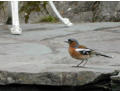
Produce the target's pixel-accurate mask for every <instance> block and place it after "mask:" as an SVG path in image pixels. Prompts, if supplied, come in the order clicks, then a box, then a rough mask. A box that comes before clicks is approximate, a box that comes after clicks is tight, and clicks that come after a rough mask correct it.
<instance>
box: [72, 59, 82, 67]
mask: <svg viewBox="0 0 120 91" xmlns="http://www.w3.org/2000/svg"><path fill="white" fill-rule="evenodd" d="M83 62H84V60H82V61H81V62H80V63H79V64H78V65H77V66H72V67H80V66H79V65H80V64H82V63H83Z"/></svg>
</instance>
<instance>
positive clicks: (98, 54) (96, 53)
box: [95, 52, 112, 58]
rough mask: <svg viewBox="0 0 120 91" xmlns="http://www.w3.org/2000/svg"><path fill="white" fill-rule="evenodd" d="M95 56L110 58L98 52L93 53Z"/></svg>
mask: <svg viewBox="0 0 120 91" xmlns="http://www.w3.org/2000/svg"><path fill="white" fill-rule="evenodd" d="M95 55H96V56H103V57H107V58H112V57H111V56H108V55H105V54H102V53H99V52H95Z"/></svg>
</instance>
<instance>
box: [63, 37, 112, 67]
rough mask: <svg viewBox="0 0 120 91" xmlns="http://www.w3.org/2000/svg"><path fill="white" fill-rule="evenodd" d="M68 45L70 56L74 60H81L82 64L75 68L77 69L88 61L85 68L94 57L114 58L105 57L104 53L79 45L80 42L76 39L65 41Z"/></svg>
mask: <svg viewBox="0 0 120 91" xmlns="http://www.w3.org/2000/svg"><path fill="white" fill-rule="evenodd" d="M65 42H66V43H68V44H69V49H68V50H69V54H70V56H71V57H72V58H75V59H78V60H81V62H80V63H79V64H78V65H77V66H75V67H80V66H79V65H80V64H82V63H83V62H84V61H86V62H85V63H84V64H83V66H81V67H84V66H85V64H86V63H87V62H88V59H89V58H90V57H92V56H94V55H95V56H103V57H107V58H112V57H110V56H108V55H104V54H102V53H99V52H96V51H95V50H93V49H89V48H87V47H86V46H83V45H79V43H78V41H77V40H76V39H68V40H67V41H65Z"/></svg>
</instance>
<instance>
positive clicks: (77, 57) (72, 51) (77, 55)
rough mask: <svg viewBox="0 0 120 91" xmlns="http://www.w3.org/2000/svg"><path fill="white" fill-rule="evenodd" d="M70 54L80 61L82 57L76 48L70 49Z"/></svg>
mask: <svg viewBox="0 0 120 91" xmlns="http://www.w3.org/2000/svg"><path fill="white" fill-rule="evenodd" d="M69 54H70V55H71V56H72V57H73V58H76V59H80V57H81V56H82V55H81V54H80V53H79V52H76V51H75V48H72V47H69Z"/></svg>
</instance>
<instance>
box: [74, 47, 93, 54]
mask: <svg viewBox="0 0 120 91" xmlns="http://www.w3.org/2000/svg"><path fill="white" fill-rule="evenodd" d="M75 51H76V52H79V53H81V54H83V55H90V54H91V52H92V50H91V49H89V48H76V49H75Z"/></svg>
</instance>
